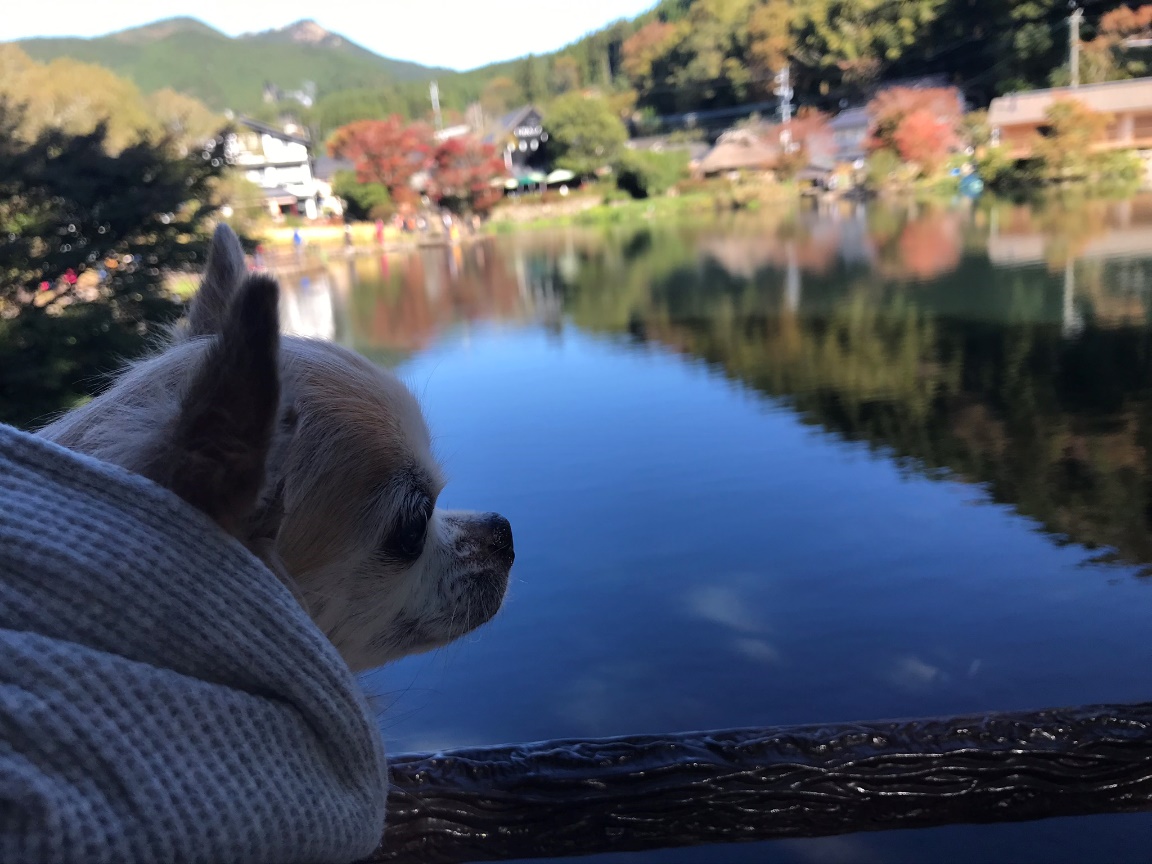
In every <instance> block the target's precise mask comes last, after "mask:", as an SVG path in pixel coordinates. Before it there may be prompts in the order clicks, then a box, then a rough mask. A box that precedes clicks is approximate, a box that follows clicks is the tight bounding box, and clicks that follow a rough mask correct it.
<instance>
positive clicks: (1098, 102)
mask: <svg viewBox="0 0 1152 864" xmlns="http://www.w3.org/2000/svg"><path fill="white" fill-rule="evenodd" d="M1065 99H1074V100H1076V101H1077V102H1080V103H1081V104H1083V105H1084V106H1085V107H1087V108H1090V109H1091V110H1093V111H1096V112H1098V113H1100V114H1104V115H1106V116H1107V117H1108V118H1109V121H1110V122H1109V124H1108V128H1107V131H1106V132H1105V134H1104V138H1103V139H1102V140H1101V141H1100V142H1099V143H1098V144H1097V145H1096V146H1097V148H1098V149H1100V150H1140V151H1144V152H1142V153H1141V155H1142V156H1143V157H1144V158H1145V161H1152V78H1134V79H1132V80H1129V81H1108V82H1106V83H1104V84H1086V85H1083V86H1080V87H1054V88H1051V89H1048V90H1032V91H1028V92H1025V93H1010V94H1008V95H1007V96H1000V97H997V98H996V99H993V100H992V104H991V105H990V106H989V107H988V125H989V127H990V128H991V131H992V143H993V144H998V145H1000V146H1003V147H1005V148H1006V149H1007V151H1008V153H1009V155H1011V156H1012V157H1013V158H1016V159H1026V158H1028V157H1029V156H1031V155H1032V147H1033V145H1034V142H1035V141H1036V139H1037V138H1038V137H1039V136H1040V135H1041V134H1042V132H1043V130H1044V128H1045V126H1047V123H1048V118H1047V112H1048V109H1049V108H1051V107H1052V106H1053V105H1054V104H1055V103H1056V102H1057V101H1059V100H1065Z"/></svg>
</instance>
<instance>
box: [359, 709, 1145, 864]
mask: <svg viewBox="0 0 1152 864" xmlns="http://www.w3.org/2000/svg"><path fill="white" fill-rule="evenodd" d="M389 761H390V769H391V775H392V782H393V786H392V789H391V792H390V797H389V806H390V809H389V814H388V827H387V830H386V833H385V837H384V842H383V844H382V846H381V848H380V850H379V851H378V852H377V854H376V855H375V856H374V858H373V859H372V860H374V861H389V862H391V861H418V862H422V864H438V862H466V861H500V860H509V859H514V858H528V857H563V856H568V855H587V854H595V853H600V852H609V851H639V850H645V849H657V848H669V847H684V846H695V845H699V844H705V843H739V842H749V841H756V840H772V839H776V838H783V837H820V836H828V835H834V834H848V833H854V832H860V831H878V830H885V829H893V828H920V827H929V826H938V825H950V824H957V823H983V822H1012V821H1026V820H1031V819H1041V818H1046V817H1051V816H1077V815H1088V814H1095V813H1121V812H1137V811H1146V810H1152V703H1142V704H1137V705H1099V706H1086V707H1080V708H1070V709H1060V710H1049V711H1038V712H1027V713H1011V714H990V715H980V716H970V717H951V718H943V719H930V720H907V721H889V722H875V723H852V724H842V725H828V726H801V727H792V728H778V729H742V730H730V731H723V732H702V733H693V734H677V735H663V736H659V735H658V736H635V737H627V738H609V739H602V740H589V741H550V742H545V743H538V744H521V745H510V746H503V747H480V748H472V749H466V750H453V751H447V752H443V753H436V754H409V755H402V756H393V757H391V758H390V760H389Z"/></svg>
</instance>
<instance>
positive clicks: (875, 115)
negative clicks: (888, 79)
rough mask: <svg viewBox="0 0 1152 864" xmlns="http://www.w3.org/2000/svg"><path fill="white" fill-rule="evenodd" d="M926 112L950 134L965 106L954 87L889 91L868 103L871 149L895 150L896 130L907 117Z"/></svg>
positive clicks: (908, 88) (900, 88)
mask: <svg viewBox="0 0 1152 864" xmlns="http://www.w3.org/2000/svg"><path fill="white" fill-rule="evenodd" d="M915 111H926V112H928V113H929V114H930V115H931V116H932V117H934V118H936V119H937V120H939V121H941V122H942V123H946V124H948V125H949V127H950V128H951V129H952V130H953V134H955V129H956V126H957V124H959V122H960V118H961V117H963V116H964V103H963V100H962V99H961V96H960V91H959V90H957V89H956V88H955V87H922V88H917V87H892V88H889V89H888V90H881V91H880V92H879V93H878V94H876V97H875V98H874V99H873V100H872V101H871V102H869V103H868V114H869V116H870V117H871V118H872V123H873V141H872V147H873V149H882V148H888V149H891V150H896V149H897V148H896V142H895V135H896V129H897V128H898V127H899V125H900V121H901V120H903V119H904V118H905V117H906V116H908V115H909V114H912V113H913V112H915Z"/></svg>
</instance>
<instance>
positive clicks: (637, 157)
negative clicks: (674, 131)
mask: <svg viewBox="0 0 1152 864" xmlns="http://www.w3.org/2000/svg"><path fill="white" fill-rule="evenodd" d="M688 155H689V154H688V151H687V150H669V151H666V152H661V153H657V152H653V151H647V150H624V151H623V152H622V153H621V154H620V158H619V160H617V162H616V166H615V174H616V186H617V188H619V189H621V190H623V191H624V192H627V193H628V194H629V195H631V196H632V197H633V198H651V197H653V196H656V195H663V194H664V193H665V192H667V191H668V190H669V189H671V188H672V187H673V186H675V185H676V184H677V183H679V182H680V181H681V180H683V179H685V178H686V177H687V176H688Z"/></svg>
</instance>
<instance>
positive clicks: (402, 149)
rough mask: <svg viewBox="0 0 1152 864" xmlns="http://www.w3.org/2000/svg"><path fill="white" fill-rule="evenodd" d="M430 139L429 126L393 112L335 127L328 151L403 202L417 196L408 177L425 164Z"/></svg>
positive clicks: (367, 180)
mask: <svg viewBox="0 0 1152 864" xmlns="http://www.w3.org/2000/svg"><path fill="white" fill-rule="evenodd" d="M432 141H433V138H432V130H431V128H430V127H428V126H427V125H425V124H424V123H405V122H404V120H403V119H402V118H401V117H399V116H398V115H393V116H391V117H389V118H388V119H387V120H358V121H356V122H355V123H349V124H348V125H347V126H343V127H341V128H340V129H337V130H336V132H335V133H334V134H333V136H332V138H331V140H330V141H329V142H328V152H329V154H330V155H332V156H335V157H337V158H340V159H348V160H349V161H351V162H352V164H353V165H355V166H356V179H357V180H359V181H360V182H361V183H379V184H380V185H382V186H384V188H386V189H387V190H388V194H389V196H391V198H392V201H393V202H395V203H396V204H406V203H411V202H412V201H413V200H414V199H415V197H416V192H415V191H414V190H413V189H412V187H411V185H410V181H411V180H412V177H413V175H414V174H416V172H418V171H420V170H422V169H423V168H424V167H425V166H426V165H427V162H428V157H429V154H430V153H431V151H432Z"/></svg>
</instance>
